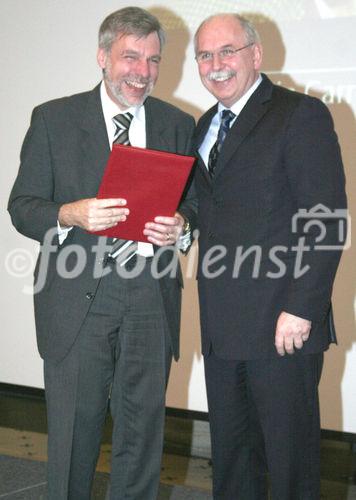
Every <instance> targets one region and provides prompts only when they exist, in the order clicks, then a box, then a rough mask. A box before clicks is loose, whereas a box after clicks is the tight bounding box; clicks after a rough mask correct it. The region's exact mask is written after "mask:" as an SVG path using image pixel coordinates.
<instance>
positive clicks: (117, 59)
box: [97, 32, 161, 110]
mask: <svg viewBox="0 0 356 500" xmlns="http://www.w3.org/2000/svg"><path fill="white" fill-rule="evenodd" d="M160 52H161V51H160V42H159V38H158V35H157V33H156V32H154V33H150V34H149V35H148V36H147V37H145V38H144V37H142V38H137V36H136V35H123V36H120V35H119V36H118V37H117V38H116V40H115V42H114V43H113V44H112V46H111V50H110V52H109V53H107V52H106V51H105V50H104V49H102V48H99V49H98V56H97V60H98V64H99V66H100V67H101V68H102V69H103V77H104V82H105V86H106V90H107V92H108V94H109V96H110V98H111V99H112V100H113V101H114V102H115V103H116V104H117V105H118V106H119V108H120V109H122V110H124V109H127V108H129V107H131V106H140V105H141V104H142V103H143V102H144V100H145V99H146V97H147V96H148V95H149V94H150V93H151V92H152V89H153V87H154V85H155V83H156V80H157V78H158V70H159V63H160V60H161V56H160Z"/></svg>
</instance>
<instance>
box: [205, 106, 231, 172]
mask: <svg viewBox="0 0 356 500" xmlns="http://www.w3.org/2000/svg"><path fill="white" fill-rule="evenodd" d="M235 116H236V115H235V113H233V112H232V111H231V110H230V109H224V111H223V112H222V113H221V122H220V128H219V132H218V137H217V139H216V142H215V144H214V146H213V147H212V148H211V150H210V153H209V160H208V170H209V174H210V177H211V178H213V177H214V174H215V168H216V164H217V162H218V156H219V154H220V151H221V148H222V145H223V142H224V141H225V138H226V136H227V133H228V131H229V130H230V123H231V121H232V120H233V119H234V118H235Z"/></svg>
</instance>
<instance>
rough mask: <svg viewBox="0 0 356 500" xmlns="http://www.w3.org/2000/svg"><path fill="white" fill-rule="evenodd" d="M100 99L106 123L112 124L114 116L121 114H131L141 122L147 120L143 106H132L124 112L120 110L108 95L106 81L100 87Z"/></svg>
mask: <svg viewBox="0 0 356 500" xmlns="http://www.w3.org/2000/svg"><path fill="white" fill-rule="evenodd" d="M100 98H101V105H102V108H103V113H104V118H105V122H106V123H108V122H110V121H111V122H112V119H113V118H114V116H116V115H118V114H120V113H122V114H123V113H131V114H132V116H133V117H134V118H135V119H137V120H139V121H143V122H144V120H145V112H144V105H143V104H141V105H140V106H131V107H130V108H127V109H125V110H124V111H123V110H122V109H120V108H119V106H118V105H117V104H116V103H115V102H114V101H113V100H112V99H111V98H110V96H109V94H108V93H107V90H106V87H105V83H104V80H103V81H102V82H101V85H100Z"/></svg>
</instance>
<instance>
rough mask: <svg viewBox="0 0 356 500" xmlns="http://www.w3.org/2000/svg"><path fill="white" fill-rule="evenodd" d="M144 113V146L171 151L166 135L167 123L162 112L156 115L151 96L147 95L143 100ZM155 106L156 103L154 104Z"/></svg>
mask: <svg viewBox="0 0 356 500" xmlns="http://www.w3.org/2000/svg"><path fill="white" fill-rule="evenodd" d="M144 106H145V115H146V147H147V148H148V149H156V150H158V151H167V152H173V150H172V146H174V145H172V144H171V142H172V141H170V139H169V137H168V130H169V124H167V123H166V120H165V116H164V114H163V113H160V114H159V115H158V112H157V110H156V111H154V109H153V108H154V104H153V100H152V98H151V97H147V99H146V101H145V104H144ZM156 106H157V104H156Z"/></svg>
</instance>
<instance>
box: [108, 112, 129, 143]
mask: <svg viewBox="0 0 356 500" xmlns="http://www.w3.org/2000/svg"><path fill="white" fill-rule="evenodd" d="M132 118H133V115H132V114H131V113H119V114H118V115H116V116H114V118H113V119H112V120H113V122H114V124H115V125H116V130H115V135H114V140H113V144H124V145H126V146H127V145H128V144H130V141H129V128H130V125H131V121H132Z"/></svg>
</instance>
